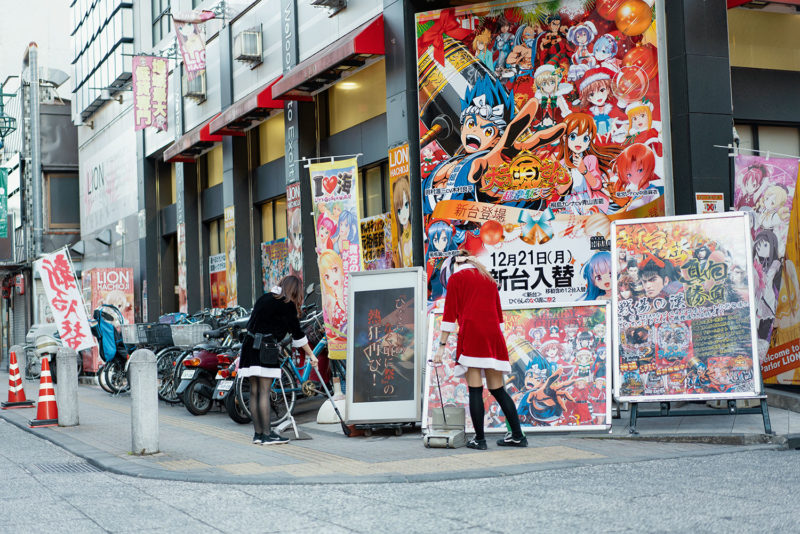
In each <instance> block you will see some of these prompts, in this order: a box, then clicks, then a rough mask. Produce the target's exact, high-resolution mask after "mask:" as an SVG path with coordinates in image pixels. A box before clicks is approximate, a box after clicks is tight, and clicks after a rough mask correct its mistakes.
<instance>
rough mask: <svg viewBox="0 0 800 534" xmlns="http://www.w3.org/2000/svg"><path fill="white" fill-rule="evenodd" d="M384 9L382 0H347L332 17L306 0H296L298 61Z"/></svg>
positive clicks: (306, 57)
mask: <svg viewBox="0 0 800 534" xmlns="http://www.w3.org/2000/svg"><path fill="white" fill-rule="evenodd" d="M381 12H383V0H348V2H347V8H345V9H344V10H342V11H340V12H339V13H337V14H336V15H334V16H333V17H330V18H329V17H328V10H327V9H323V8H319V7H314V6H312V5H311V3H310V1H309V0H297V25H298V31H297V33H298V40H299V43H298V46H299V48H300V61H303V60H305V59H308V58H309V57H311V56H312V55H314V54H315V53H317V52H319V51H320V50H322V49H323V48H325V47H326V46H328V45H329V44H331V43H332V42H334V41H336V40H337V39H339V38H340V37H342V36H344V35H346V34H347V33H349V32H350V31H352V30H354V29H356V28H358V27H359V26H361V25H362V24H364V23H365V22H367V21H369V20H370V19H372V18H373V17H376V16H378V15H379V14H380V13H381Z"/></svg>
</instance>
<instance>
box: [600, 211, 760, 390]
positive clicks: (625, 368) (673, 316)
mask: <svg viewBox="0 0 800 534" xmlns="http://www.w3.org/2000/svg"><path fill="white" fill-rule="evenodd" d="M612 233H613V234H614V236H613V237H614V244H613V247H614V248H613V250H614V258H615V261H614V276H615V277H616V279H617V293H616V294H615V295H614V310H615V313H616V319H617V320H616V322H615V323H614V327H615V336H614V340H615V342H614V359H615V363H616V367H615V371H616V380H615V388H616V389H615V391H616V395H617V396H618V397H619V399H620V400H623V401H628V400H630V401H635V402H636V401H644V402H646V401H659V400H678V399H685V400H693V399H703V398H706V399H707V398H735V397H748V396H753V395H756V394H757V393H758V392H759V391H760V389H761V376H760V373H759V366H758V352H757V346H756V313H755V311H756V305H755V302H754V297H753V275H752V273H753V270H754V269H753V264H752V255H751V250H750V246H751V239H750V227H749V221H748V217H747V216H746V215H744V214H722V215H704V216H703V215H696V216H685V217H675V218H669V219H644V220H642V221H641V222H634V221H621V222H617V223H615V225H614V227H613V230H612Z"/></svg>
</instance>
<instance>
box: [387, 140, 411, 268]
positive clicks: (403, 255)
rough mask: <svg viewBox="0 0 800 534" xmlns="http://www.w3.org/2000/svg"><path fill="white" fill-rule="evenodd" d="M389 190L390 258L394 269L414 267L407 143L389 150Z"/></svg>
mask: <svg viewBox="0 0 800 534" xmlns="http://www.w3.org/2000/svg"><path fill="white" fill-rule="evenodd" d="M389 188H390V192H391V197H392V198H391V206H392V212H391V220H392V256H393V257H394V264H395V267H411V266H413V265H414V246H413V242H412V237H411V175H410V174H409V156H408V143H404V144H402V145H400V146H398V147H395V148H391V149H389Z"/></svg>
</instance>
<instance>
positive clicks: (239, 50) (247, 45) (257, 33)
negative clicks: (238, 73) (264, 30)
mask: <svg viewBox="0 0 800 534" xmlns="http://www.w3.org/2000/svg"><path fill="white" fill-rule="evenodd" d="M261 53H262V50H261V28H251V29H249V30H244V31H242V32H240V33H239V34H238V35H236V37H234V39H233V59H235V60H237V61H244V62H246V63H255V64H258V63H261V61H262V59H261Z"/></svg>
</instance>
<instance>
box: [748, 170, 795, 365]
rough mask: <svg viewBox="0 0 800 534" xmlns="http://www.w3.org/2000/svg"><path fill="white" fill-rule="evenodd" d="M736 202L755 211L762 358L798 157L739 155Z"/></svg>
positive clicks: (772, 313)
mask: <svg viewBox="0 0 800 534" xmlns="http://www.w3.org/2000/svg"><path fill="white" fill-rule="evenodd" d="M735 165H736V178H735V182H734V194H733V204H734V206H735V208H736V210H737V211H749V212H750V214H751V215H752V217H751V222H752V234H753V260H754V263H755V270H754V273H755V276H756V283H755V296H756V306H757V310H758V354H759V357H760V358H761V360H762V361H763V359H764V356H765V355H766V353H767V350H768V348H769V342H770V339H771V337H772V326H773V322H774V320H775V315H776V312H777V308H778V293H779V291H780V289H781V281H782V272H783V264H784V259H785V257H786V241H787V239H788V237H789V220H790V219H791V213H792V201H793V199H794V190H795V186H796V185H797V167H798V160H797V159H795V158H775V157H773V158H765V157H761V156H737V157H736V160H735Z"/></svg>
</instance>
